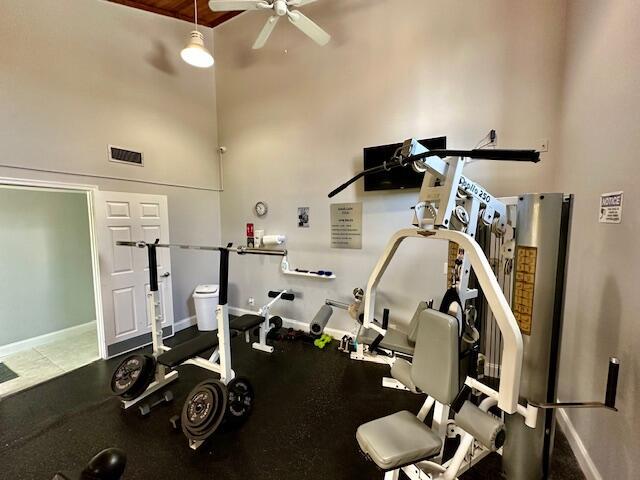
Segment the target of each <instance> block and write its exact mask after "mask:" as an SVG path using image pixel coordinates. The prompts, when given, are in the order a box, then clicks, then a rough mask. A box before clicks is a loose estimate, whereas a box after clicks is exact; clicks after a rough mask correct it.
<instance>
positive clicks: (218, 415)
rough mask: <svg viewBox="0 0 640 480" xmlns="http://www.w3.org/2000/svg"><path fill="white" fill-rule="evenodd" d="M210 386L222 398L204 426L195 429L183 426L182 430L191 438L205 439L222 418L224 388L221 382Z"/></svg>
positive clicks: (224, 396) (224, 398)
mask: <svg viewBox="0 0 640 480" xmlns="http://www.w3.org/2000/svg"><path fill="white" fill-rule="evenodd" d="M212 388H213V389H214V390H215V391H216V392H217V395H218V398H220V399H222V401H220V402H218V403H217V406H218V408H217V409H216V410H215V412H214V413H213V414H212V415H211V416H210V418H209V421H208V422H207V424H206V426H203V427H201V428H198V429H196V430H194V429H192V428H188V427H187V428H184V427H183V432H184V433H185V435H186V436H187V438H189V439H191V440H200V441H204V440H206V439H207V438H208V437H210V436H211V435H212V434H213V433H214V432H215V431H216V430H217V429H218V427H219V426H220V424H221V422H222V420H223V418H224V413H225V411H226V395H227V392H226V389H225V387H224V385H222V384H220V385H212Z"/></svg>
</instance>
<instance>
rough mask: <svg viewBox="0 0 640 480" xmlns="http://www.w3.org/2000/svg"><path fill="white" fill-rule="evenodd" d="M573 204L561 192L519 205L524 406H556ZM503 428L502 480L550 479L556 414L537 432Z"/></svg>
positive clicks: (515, 423) (517, 276) (517, 304)
mask: <svg viewBox="0 0 640 480" xmlns="http://www.w3.org/2000/svg"><path fill="white" fill-rule="evenodd" d="M571 203H572V197H571V196H570V195H565V194H563V193H545V194H526V195H523V196H521V197H520V198H519V200H518V205H517V221H516V251H515V258H514V265H513V296H512V305H511V308H512V310H513V313H514V316H515V317H516V320H517V321H518V324H519V325H520V330H521V331H522V336H523V340H524V361H523V367H522V380H521V384H520V395H521V400H522V401H526V400H529V401H535V402H542V403H544V402H555V401H557V399H556V396H557V380H558V361H559V356H560V341H561V334H562V313H563V312H562V310H563V305H564V290H565V266H566V260H567V248H568V234H569V226H570V222H571ZM505 423H506V431H507V438H506V443H505V445H504V449H503V459H502V466H503V469H504V474H505V476H506V478H507V479H509V480H511V479H513V480H516V479H517V480H540V479H546V478H548V475H549V466H550V461H551V452H552V449H553V442H554V437H555V411H554V410H553V409H551V410H539V412H538V422H537V427H536V428H535V429H532V428H529V427H527V426H526V425H525V424H524V419H523V417H522V416H520V415H517V414H514V415H507V416H506V419H505Z"/></svg>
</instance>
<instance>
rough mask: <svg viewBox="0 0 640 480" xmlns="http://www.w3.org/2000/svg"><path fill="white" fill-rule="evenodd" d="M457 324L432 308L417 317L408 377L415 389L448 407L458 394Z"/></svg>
mask: <svg viewBox="0 0 640 480" xmlns="http://www.w3.org/2000/svg"><path fill="white" fill-rule="evenodd" d="M459 361H460V357H459V353H458V321H457V320H456V319H455V318H454V317H452V316H451V315H447V314H445V313H440V312H438V311H437V310H433V309H431V308H429V309H427V310H424V311H423V312H422V313H421V314H420V328H419V329H418V338H417V339H416V348H415V352H414V354H413V364H412V367H411V378H412V379H413V382H414V383H415V384H416V386H417V387H418V388H419V389H420V390H422V391H423V392H424V393H426V394H427V395H431V396H432V397H433V398H435V399H436V400H437V401H439V402H440V403H443V404H445V405H449V404H450V403H451V402H452V401H453V399H454V398H455V397H456V395H457V394H458V390H459V377H458V363H459Z"/></svg>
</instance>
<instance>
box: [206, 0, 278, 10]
mask: <svg viewBox="0 0 640 480" xmlns="http://www.w3.org/2000/svg"><path fill="white" fill-rule="evenodd" d="M209 8H210V9H211V10H213V11H214V12H230V11H231V12H235V11H240V10H264V9H266V8H271V4H270V3H269V2H266V1H264V0H210V1H209Z"/></svg>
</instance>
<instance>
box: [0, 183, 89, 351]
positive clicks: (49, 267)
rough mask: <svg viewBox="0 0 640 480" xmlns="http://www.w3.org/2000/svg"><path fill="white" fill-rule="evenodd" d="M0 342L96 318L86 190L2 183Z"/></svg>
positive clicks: (8, 342)
mask: <svg viewBox="0 0 640 480" xmlns="http://www.w3.org/2000/svg"><path fill="white" fill-rule="evenodd" d="M0 270H2V275H1V276H0V305H2V308H1V309H0V345H7V344H10V343H14V342H18V341H20V340H26V339H28V338H32V337H37V336H39V335H44V334H46V333H51V332H56V331H58V330H62V329H65V328H69V327H74V326H76V325H81V324H83V323H87V322H92V321H95V319H96V314H95V308H94V298H93V276H92V270H91V243H90V239H89V211H88V208H87V198H86V195H85V194H84V193H66V192H64V193H63V192H46V191H37V190H24V189H16V188H6V187H0Z"/></svg>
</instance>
